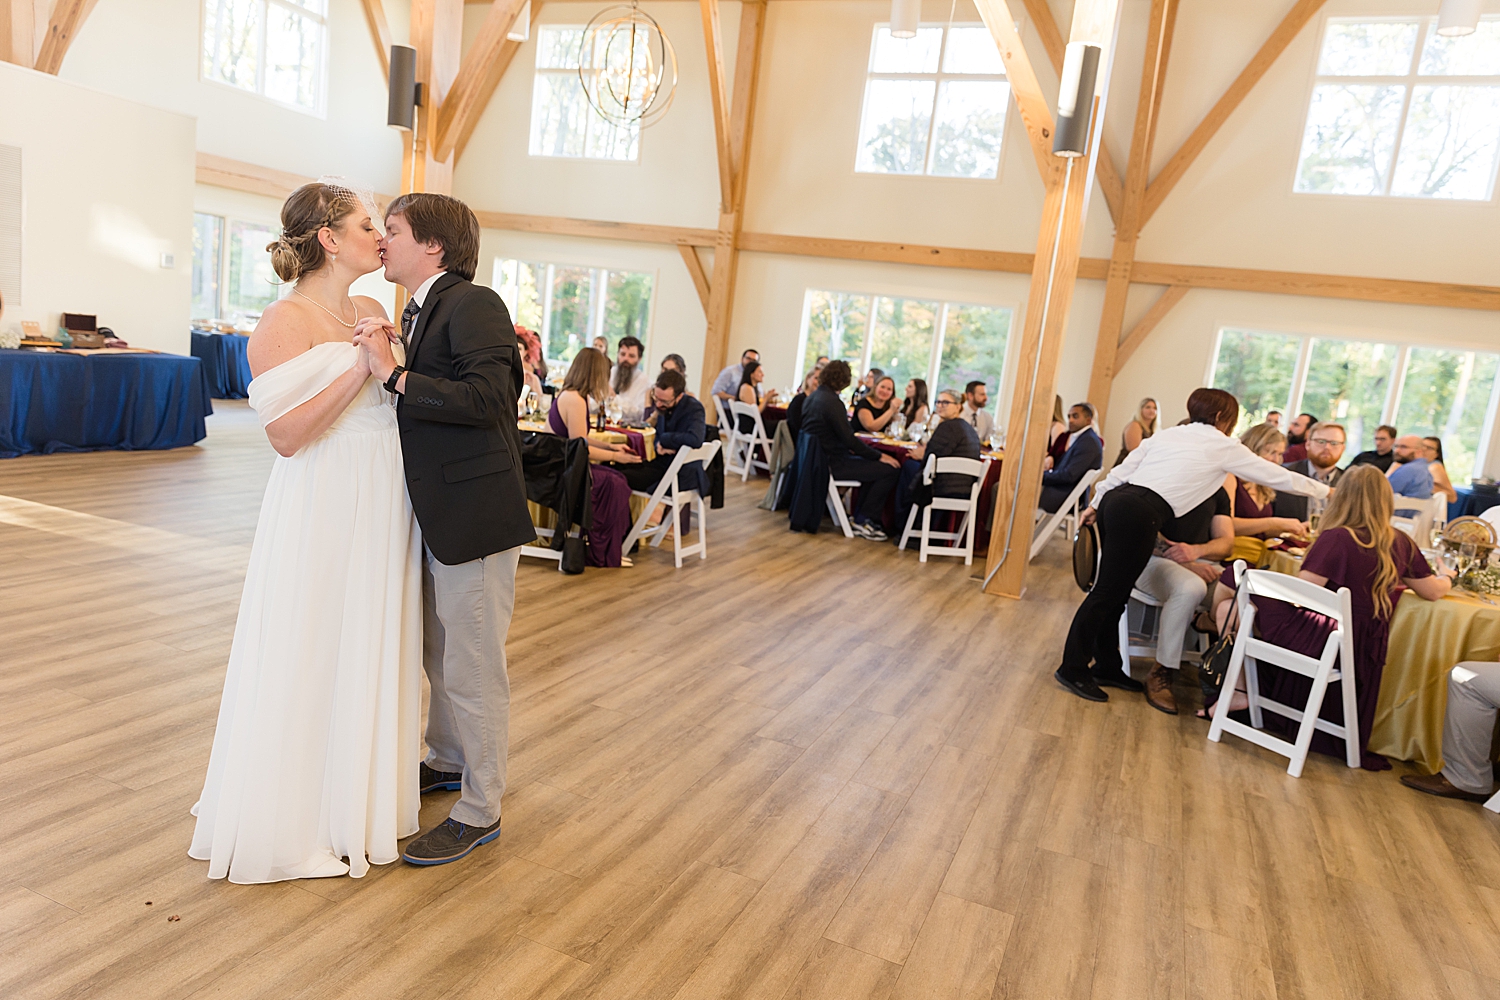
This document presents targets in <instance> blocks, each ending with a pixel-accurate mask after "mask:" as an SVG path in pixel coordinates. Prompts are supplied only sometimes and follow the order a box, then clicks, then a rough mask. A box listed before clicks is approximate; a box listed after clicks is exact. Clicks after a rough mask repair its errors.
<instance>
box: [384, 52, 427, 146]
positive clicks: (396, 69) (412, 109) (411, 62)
mask: <svg viewBox="0 0 1500 1000" xmlns="http://www.w3.org/2000/svg"><path fill="white" fill-rule="evenodd" d="M420 102H421V89H420V85H419V84H418V83H417V50H416V49H414V48H412V47H411V46H409V45H392V46H391V85H390V103H389V105H388V106H387V109H386V115H385V123H386V124H387V125H390V126H392V127H393V128H399V129H404V130H406V131H407V132H410V131H411V130H412V129H414V128H416V126H417V105H418V104H419V103H420Z"/></svg>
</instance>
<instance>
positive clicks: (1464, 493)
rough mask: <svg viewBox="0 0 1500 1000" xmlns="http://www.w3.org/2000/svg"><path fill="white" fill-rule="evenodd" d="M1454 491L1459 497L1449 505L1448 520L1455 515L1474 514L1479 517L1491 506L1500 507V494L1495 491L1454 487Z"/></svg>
mask: <svg viewBox="0 0 1500 1000" xmlns="http://www.w3.org/2000/svg"><path fill="white" fill-rule="evenodd" d="M1453 492H1455V493H1457V494H1458V499H1457V500H1455V501H1454V502H1453V503H1450V504H1449V505H1448V520H1450V521H1451V520H1453V519H1454V518H1455V517H1464V516H1467V515H1473V516H1475V517H1478V516H1479V515H1480V514H1483V513H1484V512H1485V511H1487V510H1489V509H1490V508H1491V507H1500V496H1497V495H1495V494H1493V493H1475V492H1474V491H1473V490H1461V489H1459V488H1458V487H1454V489H1453Z"/></svg>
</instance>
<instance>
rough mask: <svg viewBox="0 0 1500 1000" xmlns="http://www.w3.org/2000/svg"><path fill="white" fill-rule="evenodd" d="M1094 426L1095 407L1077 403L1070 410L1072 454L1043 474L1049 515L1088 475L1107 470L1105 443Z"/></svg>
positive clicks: (1069, 422) (1043, 491) (1043, 507)
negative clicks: (1090, 472) (1095, 471)
mask: <svg viewBox="0 0 1500 1000" xmlns="http://www.w3.org/2000/svg"><path fill="white" fill-rule="evenodd" d="M1093 422H1094V407H1093V404H1091V403H1075V404H1074V405H1073V408H1072V409H1070V410H1068V450H1067V451H1066V452H1064V453H1063V457H1062V461H1060V462H1058V463H1057V468H1055V469H1048V470H1047V471H1045V472H1043V473H1042V498H1041V507H1042V510H1045V511H1046V512H1047V513H1049V514H1055V513H1057V509H1058V508H1059V507H1061V506H1062V505H1063V501H1064V500H1066V499H1068V494H1069V493H1072V492H1073V487H1075V486H1077V485H1078V480H1080V479H1082V478H1083V474H1084V473H1085V472H1087V471H1089V470H1090V469H1102V468H1103V467H1104V439H1103V438H1101V437H1099V435H1098V434H1096V433H1095V432H1094V428H1093V426H1092V425H1093Z"/></svg>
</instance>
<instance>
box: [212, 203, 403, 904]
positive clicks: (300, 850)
mask: <svg viewBox="0 0 1500 1000" xmlns="http://www.w3.org/2000/svg"><path fill="white" fill-rule="evenodd" d="M281 224H282V235H281V237H280V239H278V240H277V241H276V242H275V243H273V244H271V246H270V247H269V248H268V249H269V250H270V251H271V263H272V266H273V267H274V268H275V269H276V273H277V274H278V275H279V276H280V277H281V278H282V280H283V281H287V282H291V283H293V284H292V293H293V294H292V295H290V296H288V297H286V298H284V299H282V300H280V301H279V302H276V303H273V304H272V305H270V306H268V307H267V308H266V311H265V314H264V316H262V317H261V320H260V323H259V324H258V325H257V326H256V328H255V333H254V334H252V335H251V338H250V349H249V354H250V367H251V371H252V373H253V374H254V376H255V378H254V380H253V381H252V382H251V383H250V406H251V407H252V408H253V409H254V410H255V412H256V414H257V415H258V416H259V417H260V421H261V424H262V426H263V427H264V428H265V432H266V437H267V438H269V439H270V441H271V444H272V445H273V446H274V447H275V449H276V452H277V454H278V455H279V456H280V457H279V458H277V459H276V462H275V465H274V466H273V467H272V470H271V478H270V482H269V483H268V484H267V486H266V494H265V499H264V501H263V503H262V505H261V511H260V521H259V523H258V524H257V526H256V529H255V543H254V546H253V547H252V549H251V552H250V565H249V568H248V570H247V572H246V574H245V591H244V595H243V597H242V598H241V600H240V611H239V621H238V623H237V624H236V626H235V631H234V645H233V647H232V648H231V650H230V653H229V669H228V673H227V675H226V677H225V679H224V697H223V701H222V702H221V704H220V707H219V721H218V728H217V730H216V731H215V733H214V744H213V753H212V755H211V756H210V758H209V763H208V776H207V777H206V778H205V780H204V783H203V792H202V795H201V796H200V797H199V800H198V804H197V805H196V806H194V807H193V813H194V815H196V816H197V817H198V822H197V827H196V829H195V830H194V831H193V843H192V847H191V848H190V849H189V851H188V854H189V855H190V856H191V857H193V858H196V859H198V860H200V861H207V862H208V875H209V878H223V877H225V876H226V875H227V876H228V877H229V880H230V881H231V882H239V883H255V882H276V881H280V880H282V879H294V878H321V877H326V876H336V875H345V874H348V875H351V876H354V877H356V878H358V877H359V876H361V875H364V874H365V872H366V871H368V870H369V866H370V865H371V864H389V863H390V862H392V861H395V860H396V858H397V857H399V851H398V850H397V847H396V841H397V839H398V838H401V837H408V836H411V835H412V834H414V833H416V832H417V809H418V789H417V764H418V761H419V760H420V754H419V746H418V731H419V726H420V721H419V711H420V688H419V683H420V682H419V680H418V677H419V673H420V668H421V593H422V591H421V575H420V574H421V562H420V552H421V541H420V537H419V535H418V531H417V525H416V521H415V519H414V518H413V516H412V509H411V504H410V502H409V501H408V499H407V495H406V482H405V476H404V474H403V472H402V463H401V443H400V438H399V436H398V434H397V430H396V413H395V410H394V409H392V408H391V406H390V404H389V402H388V401H387V397H386V393H385V391H384V390H383V389H382V388H381V386H380V385H379V384H377V383H376V382H375V381H374V379H372V378H371V377H370V367H369V357H368V355H367V353H366V351H365V349H364V348H362V347H356V346H354V344H353V343H351V337H352V333H353V329H354V325H355V323H356V322H357V321H358V320H359V319H360V318H361V317H367V316H379V317H380V318H382V319H384V318H385V311H384V310H383V309H382V308H381V306H380V304H379V303H378V302H376V301H375V300H374V299H370V298H366V297H363V296H357V297H351V296H350V295H349V286H350V284H351V283H352V282H353V281H354V279H356V278H358V277H359V276H360V275H363V274H368V273H369V272H371V271H374V270H376V269H377V268H378V267H380V265H381V260H380V238H381V237H380V233H379V232H378V231H377V230H376V228H375V225H374V223H373V222H372V221H371V219H370V213H369V211H368V210H367V209H366V207H365V206H364V205H362V204H361V199H360V197H359V196H358V195H356V194H355V193H354V192H352V191H350V190H348V189H346V188H343V187H339V186H336V185H331V184H322V183H314V184H307V185H304V186H303V187H301V188H298V189H297V190H296V191H295V192H293V194H292V195H291V197H290V198H288V199H287V201H286V204H285V205H284V206H282V210H281Z"/></svg>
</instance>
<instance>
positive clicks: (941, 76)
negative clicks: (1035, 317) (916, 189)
mask: <svg viewBox="0 0 1500 1000" xmlns="http://www.w3.org/2000/svg"><path fill="white" fill-rule="evenodd" d="M1020 25H1021V22H1020V21H1017V22H1016V28H1017V30H1018V31H1019V29H1020ZM890 26H891V25H890V22H889V21H878V22H876V24H875V26H874V27H873V28H872V29H871V30H870V53H869V57H868V58H867V59H866V60H865V85H864V90H863V92H862V94H861V95H860V101H859V120H858V122H857V124H856V126H855V134H854V173H855V174H858V175H861V176H866V177H923V178H926V179H928V180H935V181H961V182H985V181H999V180H1000V179H1001V177H1002V175H1003V174H1004V172H1005V153H1006V150H1007V149H1009V143H1008V142H1007V134H1008V133H1009V132H1010V123H1011V113H1010V112H1011V104H1012V103H1014V100H1015V88H1014V86H1013V85H1012V84H1011V82H1010V77H1009V76H1008V75H1007V74H1005V73H1004V72H1002V73H1000V74H998V75H997V74H992V73H949V72H945V71H944V70H943V60H944V59H945V58H946V57H947V55H948V36H949V29H951V28H982V27H984V23H983V22H973V21H954V22H952V23H951V24H950V23H949V22H947V21H940V22H937V23H929V22H925V21H919V22H918V24H917V29H918V30H921V29H922V28H941V29H942V32H943V38H942V42H941V43H939V45H938V57H937V66H938V68H937V72H935V73H877V72H876V71H875V70H873V69H871V66H872V65H873V64H874V62H875V46H876V44H877V42H878V41H879V38H880V29H881V28H885V29H886V30H887V31H889V30H890ZM872 80H895V81H911V80H930V81H932V82H933V89H932V110H931V115H930V118H929V124H928V126H927V142H926V146H925V148H924V149H923V151H922V171H921V172H920V173H915V174H902V173H895V172H893V171H888V170H861V169H859V156H860V152H861V148H862V147H861V146H860V141H859V140H860V136H861V135H863V134H864V129H865V112H866V111H867V110H868V109H869V105H870V82H871V81H872ZM950 80H958V81H969V82H974V83H1003V84H1005V85H1006V87H1007V92H1006V96H1005V103H1004V114H1005V121H1004V123H1003V124H1002V125H1001V126H1000V148H999V150H998V151H997V152H996V157H995V176H993V177H955V176H952V175H950V174H934V173H932V172H931V171H932V157H933V142H932V138H933V134H934V133H935V132H936V131H937V109H938V101H939V100H940V99H941V97H942V93H943V84H944V83H945V82H947V81H950ZM831 290H832V289H819V291H831ZM849 294H852V293H849ZM859 294H865V293H863V292H861V293H859ZM959 304H961V305H973V304H974V303H959ZM1007 308H1008V307H1007Z"/></svg>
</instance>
